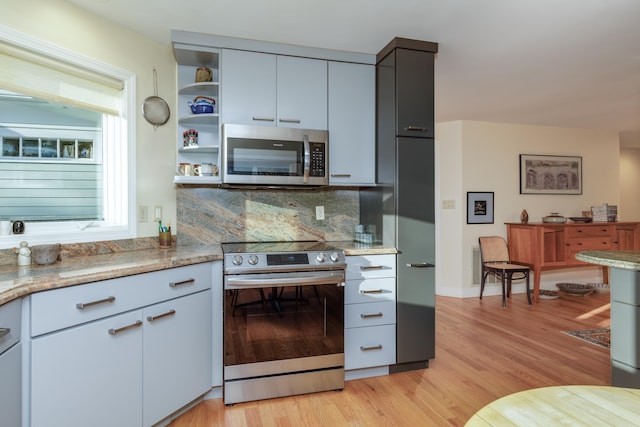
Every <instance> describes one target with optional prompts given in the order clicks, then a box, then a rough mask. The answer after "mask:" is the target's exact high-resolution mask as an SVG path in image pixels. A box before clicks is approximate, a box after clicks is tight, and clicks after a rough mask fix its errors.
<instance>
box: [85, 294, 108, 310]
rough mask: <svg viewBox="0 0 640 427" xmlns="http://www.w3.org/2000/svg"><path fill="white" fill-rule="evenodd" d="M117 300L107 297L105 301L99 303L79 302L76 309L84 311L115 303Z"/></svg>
mask: <svg viewBox="0 0 640 427" xmlns="http://www.w3.org/2000/svg"><path fill="white" fill-rule="evenodd" d="M115 300H116V297H106V298H105V299H99V300H97V301H91V302H79V303H77V304H76V308H77V309H78V310H84V309H85V308H88V307H92V306H94V305H100V304H107V303H111V302H114V301H115Z"/></svg>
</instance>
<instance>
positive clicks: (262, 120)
mask: <svg viewBox="0 0 640 427" xmlns="http://www.w3.org/2000/svg"><path fill="white" fill-rule="evenodd" d="M251 119H252V120H255V121H256V122H274V121H275V120H276V119H274V118H273V117H258V116H253V117H251Z"/></svg>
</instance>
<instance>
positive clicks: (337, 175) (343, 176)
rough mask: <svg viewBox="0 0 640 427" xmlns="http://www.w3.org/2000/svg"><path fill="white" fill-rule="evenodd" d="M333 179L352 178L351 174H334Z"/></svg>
mask: <svg viewBox="0 0 640 427" xmlns="http://www.w3.org/2000/svg"><path fill="white" fill-rule="evenodd" d="M331 178H351V174H350V173H332V174H331Z"/></svg>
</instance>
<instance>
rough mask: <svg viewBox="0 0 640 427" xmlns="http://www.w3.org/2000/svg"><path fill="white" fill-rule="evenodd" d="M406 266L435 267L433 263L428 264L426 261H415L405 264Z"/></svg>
mask: <svg viewBox="0 0 640 427" xmlns="http://www.w3.org/2000/svg"><path fill="white" fill-rule="evenodd" d="M407 267H413V268H430V267H435V264H429V263H428V262H418V263H415V264H407Z"/></svg>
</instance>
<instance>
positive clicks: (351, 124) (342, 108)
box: [328, 62, 376, 185]
mask: <svg viewBox="0 0 640 427" xmlns="http://www.w3.org/2000/svg"><path fill="white" fill-rule="evenodd" d="M375 77H376V75H375V66H373V65H368V64H352V63H346V62H329V110H328V111H329V183H330V184H331V185H375V172H376V170H375V161H376V134H375V101H376V93H375V85H376V81H375ZM356 159H357V161H356Z"/></svg>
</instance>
